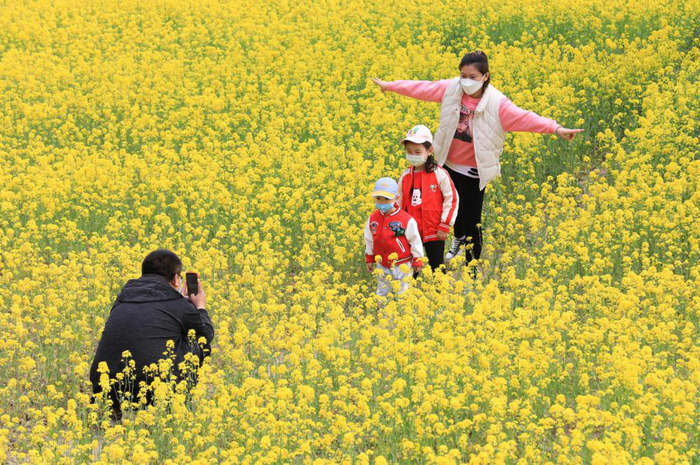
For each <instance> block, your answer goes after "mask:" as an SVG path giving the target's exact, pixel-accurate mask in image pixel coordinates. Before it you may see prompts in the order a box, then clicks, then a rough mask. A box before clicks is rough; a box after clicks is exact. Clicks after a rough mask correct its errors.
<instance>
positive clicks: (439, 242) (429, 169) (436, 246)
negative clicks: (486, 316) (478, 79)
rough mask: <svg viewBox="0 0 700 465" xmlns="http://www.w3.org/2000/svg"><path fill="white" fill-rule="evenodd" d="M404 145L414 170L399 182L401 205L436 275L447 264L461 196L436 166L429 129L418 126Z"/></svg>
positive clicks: (444, 173) (407, 171) (447, 175)
mask: <svg viewBox="0 0 700 465" xmlns="http://www.w3.org/2000/svg"><path fill="white" fill-rule="evenodd" d="M401 143H402V144H403V145H404V147H405V149H406V159H407V160H408V162H409V163H410V164H411V167H410V168H408V169H407V170H406V171H404V172H403V174H402V175H401V177H400V178H399V205H400V206H401V208H402V209H404V210H405V211H406V212H408V214H409V215H411V216H412V217H413V218H414V219H415V220H416V223H417V224H418V231H419V232H420V237H421V239H422V240H423V245H424V246H425V253H426V255H427V256H428V264H429V265H430V268H432V269H433V271H434V270H435V269H436V268H437V267H439V266H440V265H442V264H443V263H444V262H445V257H444V253H445V239H447V234H448V233H449V232H450V227H452V226H453V225H454V224H455V219H456V218H457V211H458V206H459V195H458V194H457V190H456V189H455V186H454V184H453V183H452V179H451V178H450V175H449V174H448V173H447V171H446V170H445V169H444V168H442V167H441V166H438V165H437V163H436V162H435V158H434V156H433V135H432V133H431V132H430V129H428V128H427V127H425V126H423V125H418V126H416V127H414V128H413V129H411V130H410V131H408V134H406V137H405V138H404V139H403V140H402V141H401ZM443 270H444V267H443Z"/></svg>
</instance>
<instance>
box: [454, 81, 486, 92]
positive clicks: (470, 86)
mask: <svg viewBox="0 0 700 465" xmlns="http://www.w3.org/2000/svg"><path fill="white" fill-rule="evenodd" d="M459 83H460V84H461V85H462V90H463V91H464V92H465V93H467V94H469V95H472V94H476V93H477V92H479V89H481V88H482V87H483V86H484V81H475V80H474V79H460V80H459Z"/></svg>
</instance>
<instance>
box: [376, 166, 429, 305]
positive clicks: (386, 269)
mask: <svg viewBox="0 0 700 465" xmlns="http://www.w3.org/2000/svg"><path fill="white" fill-rule="evenodd" d="M397 193H398V185H397V184H396V181H394V180H393V179H391V178H381V179H379V180H378V181H377V182H376V183H375V184H374V191H373V192H372V197H374V202H375V205H376V207H377V210H376V211H375V212H374V213H372V215H371V216H370V217H369V220H367V224H366V225H365V245H366V248H365V261H366V263H367V271H369V272H372V271H374V266H375V263H376V266H377V267H378V268H379V269H380V270H381V271H382V273H381V275H379V277H378V284H377V295H380V296H386V295H387V294H389V291H391V281H392V280H396V281H399V282H400V283H401V290H400V293H401V294H403V293H404V292H405V291H406V289H408V284H409V282H410V279H411V277H412V272H416V271H418V270H420V268H421V267H422V266H423V263H422V261H421V259H422V258H423V244H422V243H421V240H420V234H419V233H418V225H417V224H416V220H414V219H413V218H411V215H409V214H408V213H406V212H405V211H403V210H401V208H400V207H399V205H398V204H397V203H396V197H397ZM404 264H405V265H407V266H408V267H412V268H413V270H412V271H411V269H410V268H409V269H408V270H406V271H408V273H405V272H404V271H402V270H401V266H402V265H404Z"/></svg>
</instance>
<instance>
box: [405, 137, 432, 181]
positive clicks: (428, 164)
mask: <svg viewBox="0 0 700 465" xmlns="http://www.w3.org/2000/svg"><path fill="white" fill-rule="evenodd" d="M406 142H407V141H404V142H403V146H404V147H406ZM420 145H422V146H423V147H425V149H426V150H428V149H429V148H430V147H432V146H433V144H431V143H430V142H428V141H425V142H421V144H420ZM435 168H437V162H436V161H435V157H434V156H433V154H432V153H431V154H430V155H428V159H427V160H426V161H425V168H423V169H425V172H426V173H432V172H433V171H435Z"/></svg>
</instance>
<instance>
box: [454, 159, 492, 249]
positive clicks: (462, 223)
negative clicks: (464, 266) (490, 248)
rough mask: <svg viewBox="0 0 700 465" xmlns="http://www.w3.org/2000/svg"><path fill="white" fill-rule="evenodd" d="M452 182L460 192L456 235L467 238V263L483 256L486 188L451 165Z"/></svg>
mask: <svg viewBox="0 0 700 465" xmlns="http://www.w3.org/2000/svg"><path fill="white" fill-rule="evenodd" d="M445 169H446V170H447V172H448V173H450V177H451V178H452V182H453V183H454V185H455V189H457V193H458V194H459V211H458V212H457V219H456V220H455V226H454V228H455V237H456V238H457V239H463V238H466V239H467V249H466V263H469V262H470V261H471V260H472V259H478V258H479V257H481V243H482V237H481V227H478V226H477V224H481V209H482V207H483V205H484V190H483V189H481V190H480V189H479V180H478V179H477V178H470V177H469V176H465V175H463V174H460V173H458V172H456V171H454V170H452V169H450V168H449V167H447V166H445Z"/></svg>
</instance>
